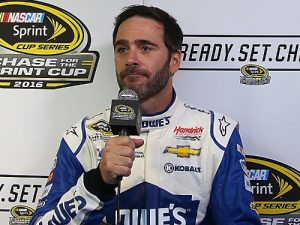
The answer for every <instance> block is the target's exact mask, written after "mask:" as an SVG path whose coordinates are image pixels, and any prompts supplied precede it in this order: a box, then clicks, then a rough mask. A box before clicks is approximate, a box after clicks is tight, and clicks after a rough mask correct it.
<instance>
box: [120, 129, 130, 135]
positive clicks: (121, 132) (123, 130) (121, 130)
mask: <svg viewBox="0 0 300 225" xmlns="http://www.w3.org/2000/svg"><path fill="white" fill-rule="evenodd" d="M119 136H129V133H128V130H127V128H126V127H122V128H121V129H120V130H119Z"/></svg>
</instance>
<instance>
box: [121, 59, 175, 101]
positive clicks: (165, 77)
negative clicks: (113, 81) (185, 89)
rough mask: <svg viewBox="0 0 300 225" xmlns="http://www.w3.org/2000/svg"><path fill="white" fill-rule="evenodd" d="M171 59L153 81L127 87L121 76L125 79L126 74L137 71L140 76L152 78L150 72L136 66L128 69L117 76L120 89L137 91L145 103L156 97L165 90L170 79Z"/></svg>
mask: <svg viewBox="0 0 300 225" xmlns="http://www.w3.org/2000/svg"><path fill="white" fill-rule="evenodd" d="M169 65H170V58H169V59H167V61H166V63H165V64H164V65H163V67H162V68H161V69H160V70H158V71H157V72H156V74H155V76H153V77H152V78H151V79H149V80H147V81H146V82H144V83H142V84H128V85H125V84H123V83H122V81H121V79H120V76H121V77H123V76H124V75H126V74H130V73H134V72H133V71H136V72H137V73H138V74H141V75H144V76H147V77H150V75H149V74H150V72H149V71H146V70H139V68H138V67H137V66H135V65H132V66H129V67H127V68H126V69H125V70H124V71H122V72H121V73H120V75H117V81H118V84H119V87H120V88H121V89H131V90H133V91H135V92H136V93H137V95H138V97H139V101H140V102H143V101H145V100H147V99H149V98H150V97H152V96H154V95H156V94H157V93H159V92H160V91H161V90H163V89H164V88H165V87H166V85H167V83H168V81H169V79H170V76H171V74H170V72H169V68H170V66H169Z"/></svg>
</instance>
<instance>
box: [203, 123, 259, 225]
mask: <svg viewBox="0 0 300 225" xmlns="http://www.w3.org/2000/svg"><path fill="white" fill-rule="evenodd" d="M241 149H242V142H241V138H240V135H239V132H238V130H237V128H235V129H234V131H233V133H232V135H231V137H230V140H229V143H228V145H227V147H226V149H225V152H224V157H223V159H222V162H221V164H220V167H219V168H218V171H217V173H216V176H215V179H214V182H213V188H212V193H211V200H210V205H209V210H208V213H211V214H212V215H211V216H212V218H213V220H214V224H216V225H230V224H243V225H260V224H261V222H260V218H259V215H258V214H257V212H256V211H255V209H253V208H252V207H253V201H254V198H253V194H252V189H251V186H250V180H249V177H248V174H247V168H246V163H245V157H244V155H243V154H242V151H241Z"/></svg>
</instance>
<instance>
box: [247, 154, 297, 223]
mask: <svg viewBox="0 0 300 225" xmlns="http://www.w3.org/2000/svg"><path fill="white" fill-rule="evenodd" d="M246 162H247V168H248V171H247V172H246V173H247V175H248V177H249V178H250V182H251V186H252V191H253V194H254V196H255V208H256V210H257V212H258V213H259V215H260V217H261V222H262V225H299V224H300V172H299V171H297V170H296V169H295V168H292V167H290V166H288V165H286V164H283V163H281V162H278V161H275V160H272V159H268V158H263V157H259V156H249V155H248V156H246Z"/></svg>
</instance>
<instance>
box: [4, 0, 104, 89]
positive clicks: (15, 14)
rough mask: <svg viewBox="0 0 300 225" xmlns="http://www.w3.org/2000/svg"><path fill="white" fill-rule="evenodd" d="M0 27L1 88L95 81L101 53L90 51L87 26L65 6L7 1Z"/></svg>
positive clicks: (54, 85)
mask: <svg viewBox="0 0 300 225" xmlns="http://www.w3.org/2000/svg"><path fill="white" fill-rule="evenodd" d="M0 29H1V31H5V32H1V33H0V52H2V54H1V53H0V87H1V88H31V89H55V88H62V87H69V86H74V85H81V84H86V83H91V82H92V81H93V77H94V73H95V70H96V66H97V63H98V60H99V53H98V52H96V51H88V48H89V46H90V44H91V38H90V34H89V31H88V29H87V28H86V26H85V25H84V24H83V23H82V22H81V21H80V20H79V19H78V18H77V17H75V16H74V15H72V14H71V13H69V12H67V11H66V10H64V9H61V8H59V7H56V6H53V5H50V4H47V3H42V2H38V1H26V0H25V1H5V2H2V3H0ZM16 53H18V54H16Z"/></svg>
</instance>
